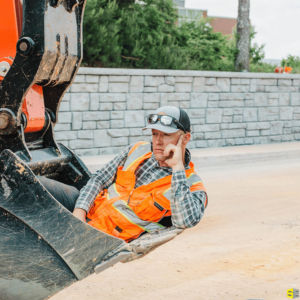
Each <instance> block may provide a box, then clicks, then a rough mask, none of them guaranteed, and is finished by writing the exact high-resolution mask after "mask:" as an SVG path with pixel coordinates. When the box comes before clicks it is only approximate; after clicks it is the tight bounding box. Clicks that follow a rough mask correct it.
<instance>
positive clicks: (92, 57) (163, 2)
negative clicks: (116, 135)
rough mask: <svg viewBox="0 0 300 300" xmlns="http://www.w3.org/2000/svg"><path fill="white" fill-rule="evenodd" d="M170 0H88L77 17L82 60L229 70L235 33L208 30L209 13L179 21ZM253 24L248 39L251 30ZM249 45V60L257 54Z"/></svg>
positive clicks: (259, 52) (259, 49)
mask: <svg viewBox="0 0 300 300" xmlns="http://www.w3.org/2000/svg"><path fill="white" fill-rule="evenodd" d="M177 21H178V14H177V9H176V7H175V6H174V3H173V1H172V0H144V1H143V4H139V3H135V1H131V0H89V1H88V2H87V6H86V10H85V17H84V22H83V46H84V47H83V48H84V61H83V63H84V65H86V66H100V67H125V68H149V69H182V70H219V71H233V70H234V61H235V58H236V55H237V52H236V47H235V39H234V38H233V39H231V40H230V39H228V37H227V36H222V34H221V33H216V32H213V29H212V27H211V26H210V23H209V22H210V19H201V20H199V21H197V22H185V21H182V23H181V24H180V25H181V26H178V25H177ZM255 34H256V33H255V31H254V30H253V32H252V35H251V39H253V38H254V36H255ZM263 47H264V46H260V47H259V46H257V45H255V44H254V45H253V46H252V48H251V49H250V55H251V59H252V61H253V62H258V61H260V59H261V58H262V57H263Z"/></svg>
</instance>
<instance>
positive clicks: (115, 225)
mask: <svg viewBox="0 0 300 300" xmlns="http://www.w3.org/2000/svg"><path fill="white" fill-rule="evenodd" d="M146 129H150V130H152V144H151V143H147V142H143V141H141V142H139V143H136V144H133V145H130V146H128V147H126V148H125V149H124V150H123V151H122V152H121V153H119V154H118V155H117V156H116V157H115V158H114V159H113V160H112V161H110V162H109V163H107V164H106V165H105V166H104V167H103V168H102V169H100V170H99V171H97V172H96V173H95V174H93V175H92V176H91V178H90V180H89V181H88V183H87V184H86V186H85V187H84V188H83V189H81V191H80V194H79V197H78V193H79V192H78V191H77V190H76V189H75V188H74V187H68V186H66V185H64V184H59V187H58V185H57V184H56V183H53V180H49V179H45V178H42V179H41V182H42V183H43V184H44V185H45V187H46V188H47V189H48V190H49V192H50V193H52V195H53V196H54V197H55V198H56V199H57V200H58V201H59V202H61V203H62V204H63V205H64V206H65V207H66V208H68V209H69V210H70V211H73V209H74V207H75V209H74V211H73V214H74V216H76V217H77V218H79V219H80V220H82V221H83V222H88V223H89V224H90V225H91V226H94V227H96V228H98V229H99V230H102V231H104V232H106V233H108V234H111V235H114V236H116V237H119V238H122V239H124V240H125V241H131V240H133V239H135V238H137V237H139V236H140V235H141V234H143V233H144V232H150V231H153V230H156V229H159V228H161V227H163V226H167V227H169V226H172V225H173V226H175V227H178V228H190V227H193V226H195V225H196V224H198V223H199V221H200V220H201V218H202V216H203V213H204V209H205V206H206V204H207V195H206V191H205V189H204V186H203V184H202V182H201V179H200V178H199V177H198V175H197V174H196V173H195V171H194V166H193V164H192V162H191V154H190V152H189V150H188V149H187V148H186V146H187V144H188V142H189V141H190V139H191V125H190V119H189V117H188V115H187V113H186V112H185V111H184V110H182V109H178V108H177V107H173V106H165V107H161V108H159V109H157V110H156V111H155V113H154V114H150V115H149V116H148V117H147V126H146V128H144V130H146Z"/></svg>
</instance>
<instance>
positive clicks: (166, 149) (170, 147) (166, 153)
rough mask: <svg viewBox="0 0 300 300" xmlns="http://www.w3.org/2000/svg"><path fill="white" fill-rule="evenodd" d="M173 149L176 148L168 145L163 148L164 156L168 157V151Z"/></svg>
mask: <svg viewBox="0 0 300 300" xmlns="http://www.w3.org/2000/svg"><path fill="white" fill-rule="evenodd" d="M175 147H176V146H175V145H173V144H169V145H168V146H167V147H166V148H165V151H164V156H169V154H170V151H174V149H175Z"/></svg>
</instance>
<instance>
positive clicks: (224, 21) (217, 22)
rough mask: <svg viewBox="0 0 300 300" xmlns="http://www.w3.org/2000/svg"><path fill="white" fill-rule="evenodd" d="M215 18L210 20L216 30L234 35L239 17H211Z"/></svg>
mask: <svg viewBox="0 0 300 300" xmlns="http://www.w3.org/2000/svg"><path fill="white" fill-rule="evenodd" d="M210 18H213V19H212V20H211V22H210V24H211V26H212V28H213V30H214V32H222V34H223V35H229V34H230V35H232V34H233V29H234V27H236V24H237V19H233V18H221V17H210Z"/></svg>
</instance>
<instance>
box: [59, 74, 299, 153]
mask: <svg viewBox="0 0 300 300" xmlns="http://www.w3.org/2000/svg"><path fill="white" fill-rule="evenodd" d="M299 88H300V75H287V74H261V73H258V74H255V73H229V72H204V71H171V70H128V69H103V68H80V69H79V72H78V75H77V76H76V79H75V81H74V83H73V85H72V86H71V88H70V90H69V91H68V93H66V94H65V96H64V99H63V101H62V103H61V106H60V113H59V123H58V124H57V125H56V126H55V137H56V140H57V141H59V142H62V143H63V144H65V145H66V146H68V147H70V148H71V149H73V150H74V151H75V152H76V153H77V154H78V155H98V154H114V153H118V152H119V151H120V150H121V149H123V148H124V146H126V145H129V144H131V143H134V142H136V141H139V140H150V139H151V132H150V130H146V131H142V128H143V127H144V125H145V116H147V115H148V114H149V113H152V112H153V111H154V110H155V109H157V108H158V107H160V106H165V105H173V106H177V107H180V108H183V109H185V110H186V111H187V113H188V114H189V116H190V118H191V123H192V129H193V133H192V140H191V142H190V143H189V148H206V147H223V146H233V145H251V144H266V143H272V142H276V143H278V142H287V141H294V140H300V92H299Z"/></svg>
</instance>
